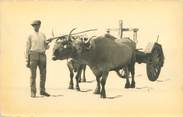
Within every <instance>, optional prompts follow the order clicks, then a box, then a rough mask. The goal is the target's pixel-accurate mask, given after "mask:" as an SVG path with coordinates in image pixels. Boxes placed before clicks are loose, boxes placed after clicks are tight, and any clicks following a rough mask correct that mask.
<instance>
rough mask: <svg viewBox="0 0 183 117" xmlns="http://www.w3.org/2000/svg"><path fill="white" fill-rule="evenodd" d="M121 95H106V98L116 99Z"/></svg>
mask: <svg viewBox="0 0 183 117" xmlns="http://www.w3.org/2000/svg"><path fill="white" fill-rule="evenodd" d="M122 96H123V95H116V96H107V97H106V99H116V98H120V97H122Z"/></svg>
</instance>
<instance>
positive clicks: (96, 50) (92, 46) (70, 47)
mask: <svg viewBox="0 0 183 117" xmlns="http://www.w3.org/2000/svg"><path fill="white" fill-rule="evenodd" d="M74 30H75V29H73V30H71V31H70V33H69V35H68V36H62V37H60V38H58V39H57V40H56V42H55V45H54V48H53V58H52V59H53V60H65V59H68V58H70V59H71V60H69V61H68V62H67V65H68V68H69V70H70V84H69V88H70V89H73V88H74V87H73V75H74V74H73V73H74V71H73V70H75V72H77V74H76V89H77V90H80V87H79V80H80V76H81V72H82V70H83V69H84V72H85V68H86V65H88V66H89V67H90V69H91V71H92V72H93V73H94V75H95V77H96V81H97V87H96V89H95V91H94V94H100V96H101V98H106V91H105V84H106V80H107V77H108V74H109V72H110V71H116V72H117V74H118V75H119V76H120V77H125V79H126V84H125V88H135V80H134V75H135V50H136V43H135V42H134V41H132V40H131V39H129V38H124V39H117V38H116V39H114V38H110V37H107V36H99V37H91V38H88V39H86V38H85V39H83V38H75V37H74V36H72V32H73V31H74ZM121 69H123V70H124V71H125V75H124V76H122V75H120V73H119V71H120V70H121ZM130 73H131V77H132V80H131V83H130V80H129V74H130ZM84 74H85V73H84ZM84 78H85V75H84ZM85 80H86V79H84V81H85Z"/></svg>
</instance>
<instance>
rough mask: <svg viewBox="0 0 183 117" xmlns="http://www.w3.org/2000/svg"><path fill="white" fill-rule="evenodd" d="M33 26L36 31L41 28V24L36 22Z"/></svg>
mask: <svg viewBox="0 0 183 117" xmlns="http://www.w3.org/2000/svg"><path fill="white" fill-rule="evenodd" d="M32 26H33V28H34V31H36V32H39V28H40V26H41V25H40V24H34V25H32Z"/></svg>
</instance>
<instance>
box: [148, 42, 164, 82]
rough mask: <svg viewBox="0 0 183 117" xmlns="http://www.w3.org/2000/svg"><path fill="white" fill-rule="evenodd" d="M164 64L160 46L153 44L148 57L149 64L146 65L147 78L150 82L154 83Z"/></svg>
mask: <svg viewBox="0 0 183 117" xmlns="http://www.w3.org/2000/svg"><path fill="white" fill-rule="evenodd" d="M163 63H164V55H163V50H162V48H161V45H159V44H157V43H155V45H154V47H153V49H152V52H151V53H150V55H149V62H148V63H147V65H146V70H147V76H148V79H149V80H150V81H156V80H157V79H158V77H159V74H160V72H161V67H162V66H163Z"/></svg>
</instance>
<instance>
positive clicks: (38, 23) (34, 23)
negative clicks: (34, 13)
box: [31, 20, 41, 25]
mask: <svg viewBox="0 0 183 117" xmlns="http://www.w3.org/2000/svg"><path fill="white" fill-rule="evenodd" d="M40 24H41V21H40V20H34V21H33V22H32V23H31V25H40Z"/></svg>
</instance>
